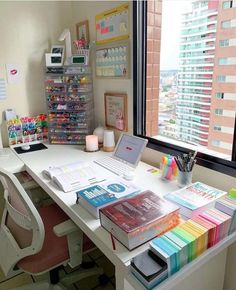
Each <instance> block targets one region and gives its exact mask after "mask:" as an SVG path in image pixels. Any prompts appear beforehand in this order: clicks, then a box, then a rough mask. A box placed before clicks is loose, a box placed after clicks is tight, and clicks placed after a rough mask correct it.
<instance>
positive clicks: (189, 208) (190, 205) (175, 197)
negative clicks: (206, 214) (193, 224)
mask: <svg viewBox="0 0 236 290" xmlns="http://www.w3.org/2000/svg"><path fill="white" fill-rule="evenodd" d="M225 194H226V192H225V191H223V190H220V189H217V188H214V187H212V186H209V185H207V184H204V183H202V182H195V183H193V184H191V185H188V186H185V187H183V188H181V189H179V190H176V191H174V192H170V193H168V194H166V195H165V198H166V199H168V200H170V201H171V202H174V203H175V204H177V205H178V206H179V207H180V213H181V214H183V215H184V216H186V217H188V218H191V217H192V215H193V214H195V213H197V212H199V211H202V210H203V209H204V208H206V207H210V206H214V204H215V201H216V200H217V199H218V198H220V197H222V196H224V195H225Z"/></svg>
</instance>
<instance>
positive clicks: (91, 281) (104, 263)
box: [0, 249, 115, 290]
mask: <svg viewBox="0 0 236 290" xmlns="http://www.w3.org/2000/svg"><path fill="white" fill-rule="evenodd" d="M84 261H94V262H95V263H96V265H97V266H101V267H103V269H104V274H106V276H107V277H108V282H107V284H106V285H104V286H102V285H100V284H99V280H98V276H93V277H90V278H85V279H83V280H81V281H80V282H77V283H75V284H73V285H71V286H70V287H69V288H68V290H115V277H114V272H115V269H114V266H113V264H112V263H111V262H110V261H109V260H108V259H107V258H106V257H105V256H104V255H103V254H102V253H101V252H100V251H99V250H98V249H96V250H95V251H93V252H90V253H88V254H86V255H85V256H84ZM64 270H65V272H66V273H69V272H73V271H75V270H76V269H71V268H69V266H66V267H65V268H64ZM47 278H48V274H45V275H41V276H34V277H33V276H31V275H28V274H25V273H21V274H18V275H16V276H15V277H13V278H9V279H6V278H5V276H4V275H3V273H2V272H1V270H0V290H11V289H13V288H15V287H19V286H22V285H25V284H31V283H34V282H37V281H41V280H44V279H47ZM32 289H33V286H32Z"/></svg>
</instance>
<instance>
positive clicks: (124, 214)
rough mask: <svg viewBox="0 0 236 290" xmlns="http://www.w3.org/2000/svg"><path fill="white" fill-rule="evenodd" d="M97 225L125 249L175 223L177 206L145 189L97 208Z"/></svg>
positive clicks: (143, 241)
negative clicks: (98, 215) (98, 220)
mask: <svg viewBox="0 0 236 290" xmlns="http://www.w3.org/2000/svg"><path fill="white" fill-rule="evenodd" d="M99 213H100V221H101V225H102V226H103V227H104V228H105V229H106V230H107V231H109V232H110V233H111V234H112V235H113V236H114V237H115V238H116V239H117V240H119V241H120V242H121V243H122V244H123V245H124V246H126V247H127V248H128V249H129V250H132V249H134V248H136V247H138V246H139V245H141V244H143V243H145V242H147V241H149V240H151V239H153V238H154V237H156V236H158V235H161V234H164V233H165V232H166V231H168V230H170V229H172V228H173V227H175V226H176V225H178V223H179V208H178V207H177V206H176V205H174V204H172V203H170V202H168V201H167V200H165V199H162V198H161V197H159V196H158V195H157V194H155V193H154V192H152V191H150V190H148V191H145V192H142V193H140V194H137V195H135V196H133V197H131V198H127V199H124V200H120V201H118V202H116V203H114V204H112V205H109V206H106V207H104V208H102V209H100V212H99Z"/></svg>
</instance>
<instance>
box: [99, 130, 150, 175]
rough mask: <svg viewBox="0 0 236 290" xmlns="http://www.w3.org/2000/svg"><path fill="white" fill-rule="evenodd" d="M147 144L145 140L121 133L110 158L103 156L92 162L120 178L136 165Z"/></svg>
mask: <svg viewBox="0 0 236 290" xmlns="http://www.w3.org/2000/svg"><path fill="white" fill-rule="evenodd" d="M147 142H148V140H146V139H143V138H139V137H136V136H133V135H128V134H125V133H123V134H121V135H120V138H119V140H118V143H117V145H116V147H115V150H114V152H113V154H112V156H105V157H103V158H100V159H98V160H95V161H94V162H95V163H96V164H98V165H100V166H102V167H104V168H106V169H108V170H109V171H111V172H113V173H115V174H117V175H120V176H122V175H123V174H124V173H125V172H128V171H131V170H133V169H134V168H135V167H136V166H137V165H138V163H139V160H140V158H141V155H142V152H143V150H144V148H145V147H146V145H147Z"/></svg>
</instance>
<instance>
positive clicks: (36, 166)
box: [18, 144, 177, 267]
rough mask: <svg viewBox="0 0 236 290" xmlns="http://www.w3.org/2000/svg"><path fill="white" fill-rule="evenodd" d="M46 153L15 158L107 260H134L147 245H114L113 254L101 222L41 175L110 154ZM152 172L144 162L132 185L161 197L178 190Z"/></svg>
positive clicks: (64, 148)
mask: <svg viewBox="0 0 236 290" xmlns="http://www.w3.org/2000/svg"><path fill="white" fill-rule="evenodd" d="M47 146H48V149H46V150H41V151H35V152H28V153H24V154H20V155H18V157H19V158H20V159H21V160H22V162H24V164H25V168H26V170H27V171H28V173H29V174H31V175H32V177H33V178H34V179H35V181H36V182H37V183H38V184H39V185H40V186H41V187H42V188H43V189H44V190H45V191H46V192H47V193H48V194H49V195H50V196H51V198H52V199H53V200H54V201H55V202H56V203H57V204H58V205H59V206H60V207H61V208H62V209H63V210H64V211H65V212H66V213H67V214H68V216H69V217H70V218H71V219H72V220H73V221H74V222H75V223H76V224H77V225H78V226H79V227H80V228H81V229H82V230H83V231H84V233H85V234H86V235H87V236H88V237H89V238H90V239H91V240H92V241H93V242H94V243H95V244H96V245H97V246H98V247H99V248H100V250H101V251H102V252H103V253H104V254H105V255H106V256H107V257H108V258H109V259H110V261H111V262H112V263H113V264H114V265H120V266H121V267H122V266H124V264H126V263H127V262H128V261H129V260H130V259H131V258H132V257H133V256H135V255H137V254H138V253H140V252H141V251H143V250H144V249H145V248H147V247H148V243H146V244H145V245H143V246H141V247H139V248H137V249H136V250H133V251H129V250H127V249H126V248H125V247H124V246H123V245H122V244H120V243H119V242H118V241H116V250H115V251H114V250H113V249H112V243H111V238H110V235H109V233H108V232H107V231H106V230H105V229H103V228H102V227H101V225H100V221H99V220H98V219H95V218H94V217H93V216H92V215H90V214H89V213H88V212H87V211H86V210H85V209H84V208H82V207H81V206H80V205H77V204H75V201H76V194H75V191H72V192H67V193H65V192H63V191H61V190H59V189H58V188H57V187H56V185H55V184H54V183H53V182H52V181H51V180H49V179H47V178H46V177H45V176H44V175H43V174H42V171H43V170H44V169H47V168H48V167H49V166H60V165H64V164H68V163H72V162H76V161H81V160H85V161H91V162H92V161H93V160H95V159H97V158H99V157H101V156H104V155H107V154H110V153H105V152H102V151H99V152H96V153H86V152H84V151H83V150H81V149H80V147H79V146H76V145H50V144H49V145H48V144H47ZM94 166H95V167H97V168H98V171H99V172H100V173H102V174H104V176H106V178H107V179H109V178H114V177H115V176H116V175H114V174H113V173H112V172H110V171H108V170H106V169H104V168H102V167H101V166H99V165H96V164H95V163H94ZM150 168H153V167H152V166H150V165H147V164H145V163H143V162H140V163H139V165H138V167H137V168H136V170H135V178H134V180H133V182H134V183H137V184H138V185H139V186H140V187H141V188H143V189H151V190H153V191H154V192H156V193H158V194H160V195H163V194H164V193H167V192H169V191H173V190H176V189H177V185H176V183H175V182H173V183H168V182H165V181H162V180H161V179H160V178H159V177H158V176H157V175H155V174H152V173H150V172H149V171H148V169H150Z"/></svg>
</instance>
